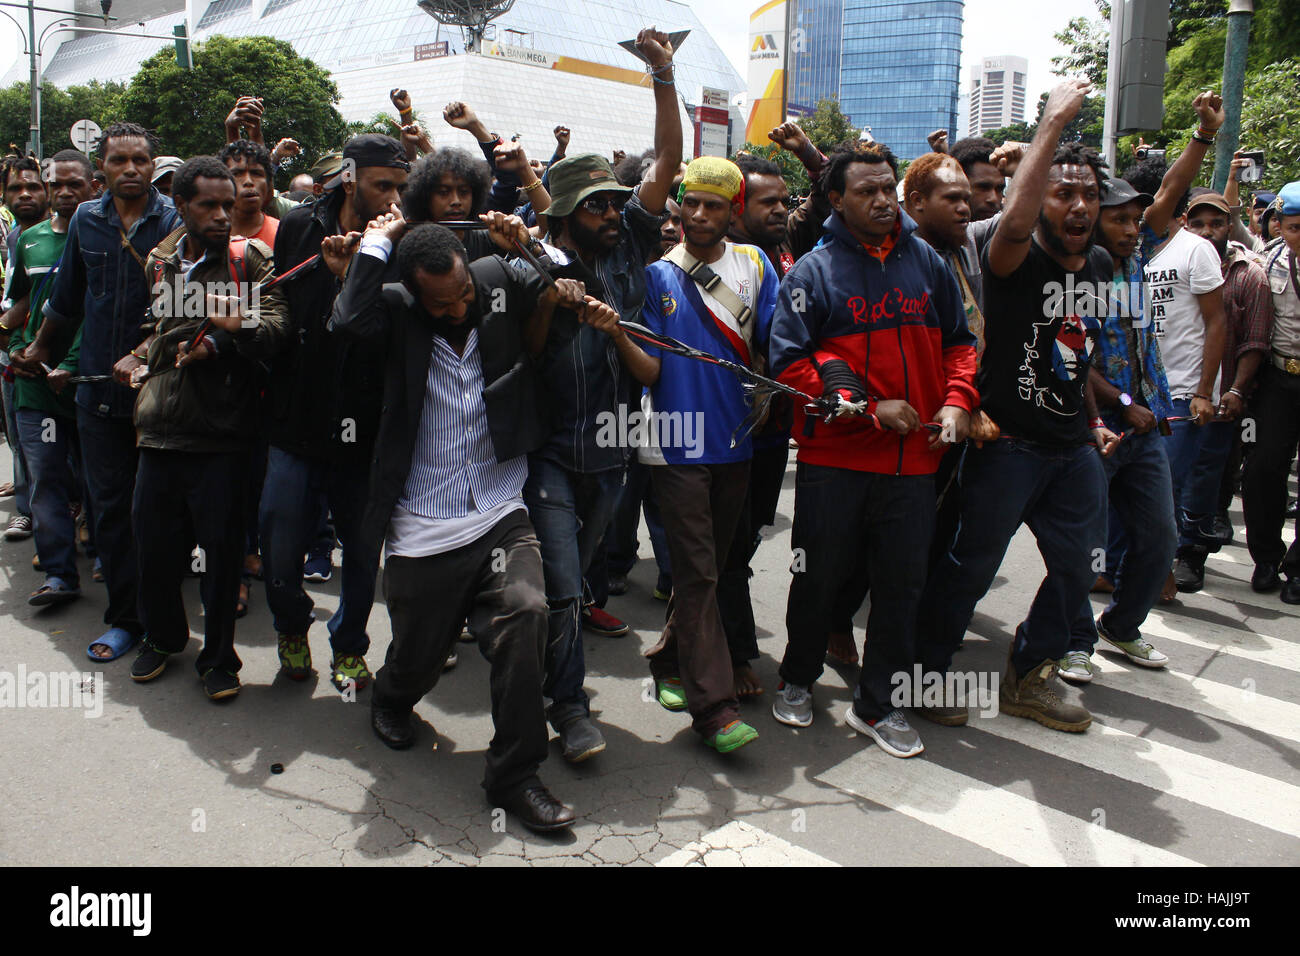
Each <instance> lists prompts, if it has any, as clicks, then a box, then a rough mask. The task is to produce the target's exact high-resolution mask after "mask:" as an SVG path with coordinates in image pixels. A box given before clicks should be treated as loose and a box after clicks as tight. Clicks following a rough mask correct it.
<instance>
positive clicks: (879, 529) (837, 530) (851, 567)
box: [781, 462, 934, 720]
mask: <svg viewBox="0 0 1300 956" xmlns="http://www.w3.org/2000/svg"><path fill="white" fill-rule="evenodd" d="M933 533H934V476H933V475H907V476H896V475H877V474H872V473H870V472H862V471H850V470H849V469H847V468H831V467H827V466H824V465H810V464H807V463H805V462H800V463H799V466H798V470H797V471H796V473H795V500H794V530H793V532H792V533H791V546H792V549H793V555H794V563H793V565H792V568H791V570H792V572H793V577H792V578H791V582H790V597H789V602H788V604H787V606H786V612H785V625H786V631H787V634H788V641H787V643H786V647H785V658H784V659H783V660H782V661H781V678H782V680H784V681H786V682H787V683H790V684H798V685H800V686H802V687H808V686H811V685H812V684H813V683H814V682H815V681H816V680H817V678H818V677H820V676H821V673H822V661H823V659H824V658H825V657H826V635H827V632H828V631H829V630H830V628H831V617H832V605H833V602H834V601H835V599H836V597H837V596H838V595H840V594H841V593H843V592H844V591H845V590H846V589H847V588H848V587H849V586H850V585H851V582H852V579H853V577H854V573H855V570H856V569H857V568H858V567H860V566H861V564H862V563H863V560H864V559H865V563H866V567H867V576H868V579H869V580H870V582H871V615H870V618H869V619H868V621H867V643H866V647H865V648H864V650H863V657H862V673H861V676H860V677H859V679H858V686H857V690H856V691H854V695H853V697H854V705H853V706H854V710H856V711H857V713H858V716H860V717H862V718H863V719H864V720H875V719H877V718H880V717H884V716H885V715H886V714H888V713H889V712H890V711H891V710H893V709H894V707H893V705H892V704H891V703H890V696H891V692H892V688H893V682H892V680H891V678H892V677H893V675H894V674H896V673H899V672H902V673H909V672H910V671H911V668H912V663H913V662H914V661H915V660H916V642H915V636H916V616H917V611H918V605H919V602H920V600H921V592H922V590H923V589H924V587H925V577H926V570H927V568H928V565H929V554H930V539H931V537H932V535H933Z"/></svg>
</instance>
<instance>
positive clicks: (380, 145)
mask: <svg viewBox="0 0 1300 956" xmlns="http://www.w3.org/2000/svg"><path fill="white" fill-rule="evenodd" d="M348 160H351V161H352V164H353V166H354V167H355V168H356V169H364V168H365V167H367V166H392V167H393V168H395V169H404V170H406V171H408V172H409V171H410V169H411V164H410V163H409V162H407V160H406V150H404V149H402V144H401V143H399V142H398V141H397V140H395V139H393V137H391V136H385V135H384V134H383V133H362V134H361V135H360V136H353V137H352V138H351V139H350V140H348V143H347V145H346V146H344V147H343V165H344V166H345V167H346V166H347V165H348Z"/></svg>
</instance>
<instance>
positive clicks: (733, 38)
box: [0, 0, 1096, 104]
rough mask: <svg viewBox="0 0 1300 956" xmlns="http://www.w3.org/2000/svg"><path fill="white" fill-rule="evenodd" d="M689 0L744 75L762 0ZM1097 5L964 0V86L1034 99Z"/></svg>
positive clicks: (8, 27) (13, 36) (13, 31)
mask: <svg viewBox="0 0 1300 956" xmlns="http://www.w3.org/2000/svg"><path fill="white" fill-rule="evenodd" d="M687 3H688V5H689V6H691V7H692V8H693V9H694V10H695V14H696V16H698V17H699V18H700V20H701V21H702V22H703V24H704V26H705V27H706V28H707V29H708V31H709V32H710V33H712V34H713V36H714V38H715V39H716V40H717V41H718V43H719V44H720V45H721V46H722V49H723V52H724V53H726V54H727V56H728V57H729V58H730V59H731V62H732V63H733V64H734V65H735V67H736V69H737V70H738V71H739V72H740V75H741V77H742V78H744V77H745V64H746V61H747V56H748V48H749V39H748V38H749V15H750V14H751V13H752V12H753V11H754V10H756V9H758V7H759V6H760V5H761V3H762V0H687ZM1095 11H1096V6H1095V4H1094V3H1093V0H1053V2H1052V3H1051V4H1044V3H1043V2H1042V0H966V23H965V31H964V35H963V37H962V51H961V63H962V66H961V89H962V91H963V92H964V91H965V90H966V86H967V75H968V72H969V67H970V66H971V64H974V63H977V62H979V60H981V59H982V58H983V57H986V56H998V55H1001V54H1013V55H1016V56H1023V57H1026V58H1027V59H1028V60H1029V81H1028V85H1029V89H1028V90H1027V92H1028V96H1027V97H1026V102H1027V103H1028V104H1036V103H1037V102H1038V96H1039V94H1040V93H1042V92H1044V91H1045V90H1047V89H1049V88H1050V87H1051V86H1052V82H1053V79H1054V77H1053V76H1052V75H1051V68H1052V65H1051V59H1052V57H1053V56H1054V55H1056V54H1058V53H1060V52H1061V48H1060V44H1058V43H1057V42H1056V41H1055V40H1054V39H1053V38H1052V34H1054V33H1056V32H1057V31H1058V30H1060V29H1062V28H1063V27H1064V26H1065V24H1066V23H1067V22H1068V21H1069V20H1070V18H1071V17H1076V16H1080V15H1087V16H1092V15H1094V14H1095ZM687 42H689V41H687ZM21 49H22V43H21V40H20V38H19V34H18V30H17V28H16V27H14V25H13V24H12V23H10V22H9V21H8V20H5V19H3V18H0V74H2V73H5V72H7V71H8V69H9V66H10V65H11V64H12V63H13V60H14V59H15V58H16V57H17V56H18V53H19V51H20V50H21ZM46 52H47V54H48V52H49V51H48V50H47V51H46ZM900 82H905V78H904V77H900Z"/></svg>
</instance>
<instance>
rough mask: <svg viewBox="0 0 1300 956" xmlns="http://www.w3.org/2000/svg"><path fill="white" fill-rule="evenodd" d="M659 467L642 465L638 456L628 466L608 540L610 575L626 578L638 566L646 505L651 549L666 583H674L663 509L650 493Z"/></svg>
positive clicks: (646, 519) (661, 576) (646, 522)
mask: <svg viewBox="0 0 1300 956" xmlns="http://www.w3.org/2000/svg"><path fill="white" fill-rule="evenodd" d="M657 467H658V466H655V465H646V464H642V463H641V462H640V461H638V460H637V458H636V456H633V457H632V460H631V461H629V462H628V463H627V477H626V478H625V479H624V481H623V488H622V490H621V491H620V492H619V494H618V500H617V501H616V502H615V503H614V518H613V521H612V522H611V523H610V527H609V534H608V536H607V537H606V550H607V552H608V556H609V557H608V566H609V573H610V574H617V575H626V574H627V573H628V572H629V571H631V570H632V566H633V565H634V564H636V551H637V540H636V533H637V528H638V527H639V526H640V524H641V511H642V505H643V504H644V506H645V524H646V529H647V530H648V531H649V532H650V547H651V548H652V549H653V550H654V558H655V564H656V565H658V568H659V579H660V581H661V582H662V583H667V582H668V581H671V579H672V574H673V569H672V559H671V557H670V556H669V553H668V539H667V537H666V536H665V534H664V526H663V522H662V521H660V519H659V506H658V505H657V504H655V499H654V495H653V494H651V493H650V476H651V474H652V473H653V472H654V471H655V470H656V469H657Z"/></svg>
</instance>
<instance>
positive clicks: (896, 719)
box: [844, 704, 925, 757]
mask: <svg viewBox="0 0 1300 956" xmlns="http://www.w3.org/2000/svg"><path fill="white" fill-rule="evenodd" d="M844 720H845V722H846V723H848V725H849V726H850V727H852V728H853V729H854V730H856V731H857V732H858V733H860V734H866V735H867V736H868V737H870V738H871V739H872V740H874V741H875V742H876V743H877V744H879V745H880V749H881V750H883V751H884V752H885V753H887V754H891V755H893V756H895V757H915V756H916V755H917V754H919V753H920V752H921V751H923V750H924V749H925V745H924V744H923V743H921V735H920V734H918V733H917V732H916V731H915V730H913V729H912V725H911V724H909V723H908V722H907V718H906V717H905V716H903V712H902V711H901V710H891V711H890V712H889V713H888V714H887V715H886V716H885V717H882V718H881V719H880V720H877V721H876V722H875V723H874V724H869V723H867V722H866V721H865V720H863V719H862V718H861V717H859V716H858V715H857V712H856V711H854V709H853V705H852V704H849V711H848V713H847V714H845V715H844Z"/></svg>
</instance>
